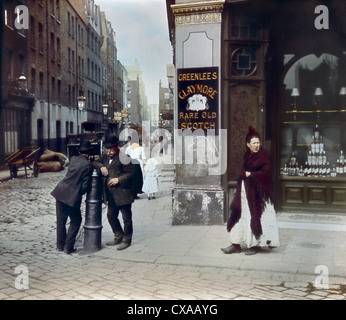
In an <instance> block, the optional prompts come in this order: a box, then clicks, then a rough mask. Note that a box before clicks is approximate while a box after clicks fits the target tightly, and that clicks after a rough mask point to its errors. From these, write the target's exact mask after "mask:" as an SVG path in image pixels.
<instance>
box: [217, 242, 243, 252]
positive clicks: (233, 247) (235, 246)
mask: <svg viewBox="0 0 346 320" xmlns="http://www.w3.org/2000/svg"><path fill="white" fill-rule="evenodd" d="M221 251H222V252H224V253H227V254H231V253H240V252H241V248H240V245H239V244H231V245H230V246H228V247H227V248H221Z"/></svg>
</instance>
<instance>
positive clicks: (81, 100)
mask: <svg viewBox="0 0 346 320" xmlns="http://www.w3.org/2000/svg"><path fill="white" fill-rule="evenodd" d="M77 101H78V110H79V111H83V110H84V108H85V101H86V97H84V96H79V97H77ZM78 110H77V134H79V121H78Z"/></svg>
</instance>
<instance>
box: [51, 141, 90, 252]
mask: <svg viewBox="0 0 346 320" xmlns="http://www.w3.org/2000/svg"><path fill="white" fill-rule="evenodd" d="M91 150H92V146H91V143H90V141H89V140H83V141H82V142H81V143H80V146H79V148H78V152H79V155H78V156H73V157H72V158H71V160H70V164H69V166H68V170H67V173H66V175H65V177H64V178H63V179H62V180H61V181H60V182H59V183H58V185H57V186H56V187H55V189H54V190H53V191H52V192H51V195H52V196H53V197H54V198H55V199H56V224H57V250H58V251H60V252H65V253H67V254H71V253H73V252H75V251H76V250H75V248H74V244H75V241H76V236H77V234H78V231H79V228H80V225H81V223H82V215H81V210H80V206H81V202H82V196H83V194H85V193H86V192H87V191H88V189H89V188H90V186H91V175H92V171H93V169H94V168H93V166H92V164H91V163H90V161H89V156H90V152H91ZM68 218H70V220H71V221H70V226H69V228H68V232H67V233H66V222H67V219H68Z"/></svg>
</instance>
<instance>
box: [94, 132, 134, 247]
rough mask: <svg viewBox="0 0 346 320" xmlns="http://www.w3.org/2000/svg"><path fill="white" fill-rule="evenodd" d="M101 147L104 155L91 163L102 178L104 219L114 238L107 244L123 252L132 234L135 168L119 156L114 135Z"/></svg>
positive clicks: (124, 157) (129, 243) (108, 137)
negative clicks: (106, 219)
mask: <svg viewBox="0 0 346 320" xmlns="http://www.w3.org/2000/svg"><path fill="white" fill-rule="evenodd" d="M104 146H105V148H106V153H105V154H103V155H102V156H101V158H100V159H99V160H97V161H95V162H94V163H93V164H94V166H95V168H96V169H97V170H99V171H100V172H101V175H102V176H103V186H104V200H105V202H107V203H108V211H107V218H108V222H109V224H110V226H111V228H112V231H113V233H114V239H113V240H112V241H110V242H107V243H106V244H107V245H108V246H114V245H118V247H117V249H118V250H124V249H126V248H128V247H129V246H130V245H131V241H132V233H133V225H132V209H131V207H132V203H133V201H134V196H133V193H132V190H131V182H132V179H133V178H134V168H133V165H132V163H131V161H130V158H129V157H128V156H126V155H125V154H121V153H120V149H119V139H118V137H117V136H115V135H109V136H106V139H105V143H104ZM119 212H121V214H122V218H123V222H124V227H123V228H122V226H121V224H120V221H119V219H118V216H119Z"/></svg>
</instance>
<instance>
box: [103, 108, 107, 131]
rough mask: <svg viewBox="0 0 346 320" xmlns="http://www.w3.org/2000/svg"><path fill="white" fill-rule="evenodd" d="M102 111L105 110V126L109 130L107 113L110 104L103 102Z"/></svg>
mask: <svg viewBox="0 0 346 320" xmlns="http://www.w3.org/2000/svg"><path fill="white" fill-rule="evenodd" d="M102 111H103V115H104V119H105V120H104V128H105V131H106V130H107V115H108V104H106V103H105V104H103V105H102Z"/></svg>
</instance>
